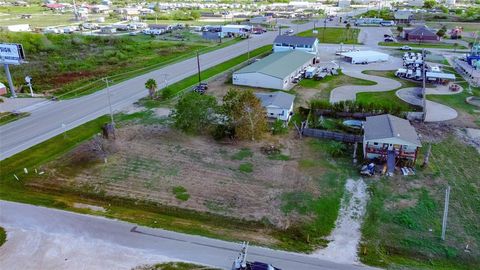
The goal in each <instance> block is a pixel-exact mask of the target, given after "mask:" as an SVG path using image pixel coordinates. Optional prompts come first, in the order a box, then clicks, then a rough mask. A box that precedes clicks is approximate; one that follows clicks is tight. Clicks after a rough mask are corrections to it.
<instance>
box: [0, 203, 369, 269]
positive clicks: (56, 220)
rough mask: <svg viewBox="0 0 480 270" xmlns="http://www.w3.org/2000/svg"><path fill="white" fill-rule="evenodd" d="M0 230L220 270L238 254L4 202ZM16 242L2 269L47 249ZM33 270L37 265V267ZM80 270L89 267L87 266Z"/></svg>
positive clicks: (232, 247)
mask: <svg viewBox="0 0 480 270" xmlns="http://www.w3.org/2000/svg"><path fill="white" fill-rule="evenodd" d="M0 225H1V226H3V227H5V228H7V232H8V228H14V229H15V231H16V233H19V232H20V233H22V232H23V233H25V234H27V233H29V232H35V233H40V234H48V235H54V236H56V237H58V238H60V239H77V240H78V242H93V243H96V244H97V245H99V246H108V247H110V248H112V249H116V248H122V249H128V250H134V251H137V252H139V253H138V254H146V255H148V257H154V258H165V257H166V258H171V259H173V260H182V261H190V262H194V263H199V264H204V265H210V266H214V267H219V268H222V269H230V267H231V266H232V262H233V260H234V259H235V258H236V257H237V256H238V253H239V250H240V244H239V243H232V242H226V241H221V240H215V239H210V238H206V237H201V236H193V235H187V234H181V233H175V232H170V231H165V230H161V229H152V228H145V227H135V226H136V225H134V224H131V223H126V222H122V221H118V220H112V219H107V218H102V217H97V216H90V215H81V214H76V213H71V212H67V211H61V210H56V209H50V208H44V207H38V206H32V205H27V204H20V203H14V202H6V201H0ZM134 228H136V229H134ZM8 241H11V242H8ZM15 241H16V240H15V239H10V238H7V244H5V246H4V247H2V248H0V260H1V261H2V262H12V263H15V264H18V265H16V266H15V265H3V267H5V268H7V269H14V268H18V269H20V268H21V269H28V268H29V267H28V266H29V265H35V264H36V263H40V262H36V261H35V260H37V257H39V256H35V254H36V253H37V252H42V250H44V249H48V250H49V247H47V246H44V245H43V243H42V241H33V240H32V243H31V245H22V246H21V247H22V250H21V251H18V252H11V251H12V250H11V246H14V245H17V244H19V243H14V242H15ZM64 245H68V246H70V247H69V249H72V250H75V249H76V247H75V245H76V241H71V242H70V243H64ZM52 252H53V253H54V254H52ZM92 252H96V251H95V250H93V251H92ZM98 252H100V251H98ZM48 253H49V254H48V255H50V256H48V258H49V259H50V260H58V267H59V269H72V265H76V263H78V262H76V261H78V260H80V261H81V260H82V259H83V258H82V257H81V256H80V258H79V257H69V258H68V260H66V258H65V255H64V254H63V252H62V251H61V250H60V251H59V250H58V249H55V251H51V252H48ZM52 255H53V256H52ZM24 256H25V257H24ZM45 258H46V256H45V254H42V256H40V257H39V258H38V259H39V260H42V261H41V263H42V264H44V265H47V263H48V262H46V261H45ZM64 258H65V259H64ZM12 259H13V260H12ZM86 259H87V258H85V260H86ZM117 259H118V260H120V261H119V262H117V263H118V264H121V260H122V258H121V257H120V258H117ZM248 259H249V260H252V261H262V262H267V263H271V264H273V265H274V266H277V267H280V268H281V269H283V270H314V269H315V270H326V269H333V270H335V269H338V270H340V269H349V270H351V269H353V270H355V269H373V268H371V267H366V266H361V265H345V264H337V263H335V262H330V261H325V260H320V259H318V258H315V257H313V256H308V255H304V254H297V253H291V252H285V251H279V250H272V249H267V248H262V247H256V246H251V247H250V248H249V252H248ZM100 264H101V262H100ZM36 265H37V266H38V264H36ZM50 265H51V264H50ZM22 266H25V267H22ZM99 266H101V265H97V266H96V267H95V268H98V267H99ZM12 267H13V268H12ZM122 268H123V267H122ZM85 269H92V268H89V267H88V265H87V268H85Z"/></svg>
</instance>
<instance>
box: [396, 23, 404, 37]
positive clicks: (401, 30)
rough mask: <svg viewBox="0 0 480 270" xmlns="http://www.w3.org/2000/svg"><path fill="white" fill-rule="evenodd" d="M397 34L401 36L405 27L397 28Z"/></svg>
mask: <svg viewBox="0 0 480 270" xmlns="http://www.w3.org/2000/svg"><path fill="white" fill-rule="evenodd" d="M397 32H398V35H399V36H400V35H401V34H402V32H403V26H401V25H399V26H397Z"/></svg>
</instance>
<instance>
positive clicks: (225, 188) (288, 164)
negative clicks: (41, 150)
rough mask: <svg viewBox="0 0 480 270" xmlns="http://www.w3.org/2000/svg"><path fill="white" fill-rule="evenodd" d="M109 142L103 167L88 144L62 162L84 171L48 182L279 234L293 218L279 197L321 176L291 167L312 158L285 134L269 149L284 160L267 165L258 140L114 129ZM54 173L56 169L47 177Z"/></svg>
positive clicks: (313, 188) (308, 188) (95, 145)
mask: <svg viewBox="0 0 480 270" xmlns="http://www.w3.org/2000/svg"><path fill="white" fill-rule="evenodd" d="M116 136H117V139H116V141H115V143H113V144H112V145H114V147H113V146H112V145H108V147H113V149H114V151H113V150H107V151H106V153H107V160H108V161H107V162H106V163H105V162H103V159H102V157H103V153H104V152H102V151H99V150H97V149H99V145H102V144H100V143H99V142H98V141H96V142H94V141H90V142H88V143H85V144H82V145H81V146H79V147H78V148H77V149H75V150H74V151H72V152H71V153H70V154H69V155H68V156H67V157H65V158H63V159H62V160H63V161H67V163H68V166H65V167H77V164H88V166H83V168H82V169H81V170H76V171H75V173H74V174H73V173H66V174H65V173H64V170H66V169H65V167H63V168H61V169H59V172H58V173H56V174H55V177H54V178H55V179H52V182H55V183H56V184H59V185H73V186H74V187H79V188H82V187H85V186H87V187H89V190H94V191H98V192H102V193H103V192H105V194H107V195H112V196H120V197H128V198H134V199H141V200H148V201H153V202H158V203H162V204H165V205H171V206H177V207H182V208H188V209H192V210H197V211H204V212H212V213H217V214H221V215H226V216H233V217H236V218H244V219H248V220H268V221H269V222H270V223H272V224H273V225H275V226H278V227H281V228H285V227H288V224H291V223H295V222H298V220H297V218H298V217H295V216H293V215H290V216H286V215H284V214H283V213H282V212H281V195H282V194H283V193H284V192H291V191H299V190H301V191H305V192H310V193H312V194H319V193H321V191H319V190H318V185H317V184H316V182H315V177H316V176H318V175H320V174H321V173H322V171H321V170H322V169H321V168H319V169H315V168H312V169H308V170H301V169H300V168H299V166H298V159H299V158H300V157H301V158H305V155H307V156H308V155H314V153H305V152H308V151H309V149H308V147H306V146H305V147H302V145H301V142H299V141H294V140H293V139H292V138H293V134H292V135H291V136H286V137H285V138H281V139H278V141H276V142H274V143H275V144H277V143H278V144H280V145H282V153H283V154H288V155H289V156H290V158H291V159H290V160H288V161H282V160H271V159H269V158H268V157H267V156H265V155H264V154H262V153H261V151H260V148H261V147H262V146H264V145H265V143H266V142H265V141H264V142H240V143H237V144H225V143H219V142H216V141H214V140H212V139H210V138H207V137H190V136H188V135H185V134H183V133H181V132H178V131H175V130H171V129H170V128H168V127H164V126H140V125H131V126H126V127H123V128H121V129H118V130H117V134H116ZM269 142H272V141H269ZM299 144H300V147H299ZM245 148H248V149H250V150H251V152H252V153H253V155H252V156H251V157H249V156H247V157H245V158H244V159H243V160H235V159H232V156H233V155H234V154H236V153H238V152H239V151H241V150H242V149H245ZM105 149H107V148H106V147H105ZM245 163H250V164H252V166H253V172H251V173H246V172H242V171H241V170H240V169H239V166H240V165H241V164H245ZM55 168H57V169H58V168H59V166H58V164H57V166H52V167H51V169H50V170H53V169H55ZM67 172H68V169H67ZM44 184H47V183H44ZM178 186H182V187H184V188H185V189H186V190H187V193H188V194H189V195H190V197H189V199H188V200H187V201H182V200H179V199H177V198H176V197H175V194H174V193H173V188H174V187H178ZM291 219H293V220H291Z"/></svg>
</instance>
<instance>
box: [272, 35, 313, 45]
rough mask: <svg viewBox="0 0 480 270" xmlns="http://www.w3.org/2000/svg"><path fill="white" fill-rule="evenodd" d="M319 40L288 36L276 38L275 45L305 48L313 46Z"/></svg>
mask: <svg viewBox="0 0 480 270" xmlns="http://www.w3.org/2000/svg"><path fill="white" fill-rule="evenodd" d="M316 40H317V38H315V37H299V36H287V35H279V36H277V37H276V38H275V40H274V41H273V43H285V44H288V45H290V46H296V47H297V46H303V45H309V46H313V44H315V41H316Z"/></svg>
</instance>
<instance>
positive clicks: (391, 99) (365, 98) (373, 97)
mask: <svg viewBox="0 0 480 270" xmlns="http://www.w3.org/2000/svg"><path fill="white" fill-rule="evenodd" d="M364 73H365V74H369V75H375V76H380V77H385V78H390V79H393V80H396V81H398V82H400V83H401V84H402V86H400V87H399V88H397V89H394V90H391V91H385V92H374V93H373V92H372V93H370V92H363V93H357V97H356V100H357V101H359V102H372V103H375V104H382V105H384V106H389V105H390V104H397V105H400V106H401V108H402V110H403V111H419V110H421V108H420V107H416V106H413V105H411V104H409V103H407V102H405V101H403V100H401V99H400V98H399V97H397V95H396V94H395V92H397V90H398V89H401V88H407V87H418V86H420V85H419V83H416V82H411V81H407V80H402V79H399V78H397V77H396V76H395V71H373V70H366V71H364Z"/></svg>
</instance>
